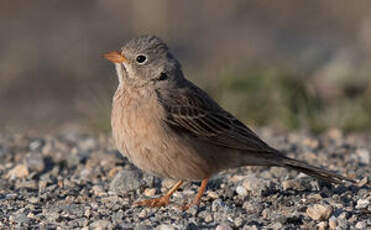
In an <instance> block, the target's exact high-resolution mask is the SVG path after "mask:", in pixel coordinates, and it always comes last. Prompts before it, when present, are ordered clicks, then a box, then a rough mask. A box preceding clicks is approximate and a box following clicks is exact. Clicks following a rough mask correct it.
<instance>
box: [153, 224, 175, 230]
mask: <svg viewBox="0 0 371 230" xmlns="http://www.w3.org/2000/svg"><path fill="white" fill-rule="evenodd" d="M155 230H175V228H174V227H173V226H172V225H169V224H161V225H159V226H157V227H156V228H155Z"/></svg>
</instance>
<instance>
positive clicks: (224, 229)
mask: <svg viewBox="0 0 371 230" xmlns="http://www.w3.org/2000/svg"><path fill="white" fill-rule="evenodd" d="M215 230H233V229H232V227H231V226H229V225H228V224H219V225H218V226H216V228H215Z"/></svg>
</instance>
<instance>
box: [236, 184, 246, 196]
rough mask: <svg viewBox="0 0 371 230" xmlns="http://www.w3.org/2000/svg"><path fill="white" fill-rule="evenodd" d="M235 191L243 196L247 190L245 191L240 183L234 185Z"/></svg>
mask: <svg viewBox="0 0 371 230" xmlns="http://www.w3.org/2000/svg"><path fill="white" fill-rule="evenodd" d="M236 193H237V194H238V195H240V196H243V197H244V196H246V195H247V191H246V189H245V187H244V186H241V185H239V186H237V187H236Z"/></svg>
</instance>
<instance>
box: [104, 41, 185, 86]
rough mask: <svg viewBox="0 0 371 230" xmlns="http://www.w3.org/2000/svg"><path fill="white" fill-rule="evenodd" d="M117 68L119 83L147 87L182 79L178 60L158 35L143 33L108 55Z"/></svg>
mask: <svg viewBox="0 0 371 230" xmlns="http://www.w3.org/2000/svg"><path fill="white" fill-rule="evenodd" d="M105 58H106V59H108V60H109V61H111V62H113V63H114V64H115V67H116V72H117V76H118V78H119V83H120V85H121V84H123V85H125V87H144V86H148V85H157V86H158V87H161V86H163V85H166V84H174V83H175V84H176V82H179V81H181V80H182V79H183V73H182V70H181V66H180V64H179V62H178V61H177V60H176V59H175V58H174V56H173V55H172V54H171V53H170V51H169V48H168V47H167V45H166V44H165V43H164V42H163V41H162V40H161V39H160V38H158V37H156V36H153V35H143V36H140V37H137V38H134V39H132V40H130V41H129V42H128V43H126V45H124V46H123V47H122V48H121V51H113V52H110V53H107V54H105Z"/></svg>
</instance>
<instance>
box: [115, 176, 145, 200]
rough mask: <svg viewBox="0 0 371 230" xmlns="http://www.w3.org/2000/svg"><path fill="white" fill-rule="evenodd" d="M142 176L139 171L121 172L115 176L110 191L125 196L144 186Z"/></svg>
mask: <svg viewBox="0 0 371 230" xmlns="http://www.w3.org/2000/svg"><path fill="white" fill-rule="evenodd" d="M145 184H146V182H145V181H144V180H143V174H142V173H141V172H140V171H139V170H123V171H121V172H119V173H117V174H116V176H115V177H114V178H113V180H112V182H111V184H110V190H111V191H113V192H115V193H117V194H126V193H128V192H130V191H135V190H137V189H138V188H140V187H141V186H143V185H145Z"/></svg>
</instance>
